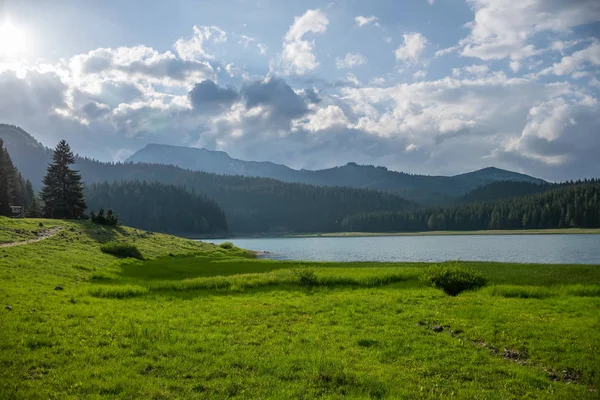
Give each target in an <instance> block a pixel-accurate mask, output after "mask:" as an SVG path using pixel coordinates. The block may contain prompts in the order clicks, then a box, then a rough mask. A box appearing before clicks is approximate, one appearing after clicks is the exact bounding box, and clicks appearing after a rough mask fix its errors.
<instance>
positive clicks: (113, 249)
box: [100, 242, 144, 260]
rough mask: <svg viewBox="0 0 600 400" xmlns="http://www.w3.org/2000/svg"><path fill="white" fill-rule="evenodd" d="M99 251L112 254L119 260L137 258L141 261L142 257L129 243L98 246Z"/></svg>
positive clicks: (109, 243) (110, 243)
mask: <svg viewBox="0 0 600 400" xmlns="http://www.w3.org/2000/svg"><path fill="white" fill-rule="evenodd" d="M100 251H101V252H103V253H106V254H112V255H113V256H115V257H119V258H137V259H138V260H143V259H144V256H142V253H141V252H140V251H139V250H138V248H137V247H136V246H135V245H133V244H130V243H120V242H108V243H104V244H103V245H102V246H100Z"/></svg>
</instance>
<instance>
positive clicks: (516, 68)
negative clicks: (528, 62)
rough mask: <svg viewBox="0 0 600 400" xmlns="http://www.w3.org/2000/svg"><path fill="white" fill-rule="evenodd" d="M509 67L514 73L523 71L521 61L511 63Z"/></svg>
mask: <svg viewBox="0 0 600 400" xmlns="http://www.w3.org/2000/svg"><path fill="white" fill-rule="evenodd" d="M508 66H509V67H510V69H511V70H512V72H519V69H521V63H520V62H519V61H511V62H510V64H508Z"/></svg>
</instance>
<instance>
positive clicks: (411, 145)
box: [404, 143, 419, 153]
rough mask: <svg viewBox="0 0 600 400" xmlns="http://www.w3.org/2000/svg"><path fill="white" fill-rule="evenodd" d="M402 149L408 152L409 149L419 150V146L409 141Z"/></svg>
mask: <svg viewBox="0 0 600 400" xmlns="http://www.w3.org/2000/svg"><path fill="white" fill-rule="evenodd" d="M404 150H405V151H406V152H407V153H409V152H411V151H416V150H419V148H418V147H417V146H416V145H415V144H414V143H410V144H408V145H407V146H406V147H405V148H404Z"/></svg>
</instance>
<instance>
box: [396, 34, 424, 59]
mask: <svg viewBox="0 0 600 400" xmlns="http://www.w3.org/2000/svg"><path fill="white" fill-rule="evenodd" d="M402 36H403V38H404V43H403V44H402V45H401V46H399V47H398V48H397V49H396V51H395V54H396V60H398V61H406V62H416V61H418V59H419V56H420V55H421V53H422V52H423V50H425V46H426V45H427V38H425V36H423V35H422V34H420V33H418V32H414V33H405V34H404V35H402Z"/></svg>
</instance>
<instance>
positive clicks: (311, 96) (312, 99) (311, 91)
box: [300, 88, 323, 104]
mask: <svg viewBox="0 0 600 400" xmlns="http://www.w3.org/2000/svg"><path fill="white" fill-rule="evenodd" d="M300 94H301V95H302V96H303V97H304V99H305V100H306V102H307V103H309V104H319V103H320V102H321V100H323V99H322V98H321V96H320V95H319V92H318V90H316V89H315V88H308V89H302V90H301V91H300Z"/></svg>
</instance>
